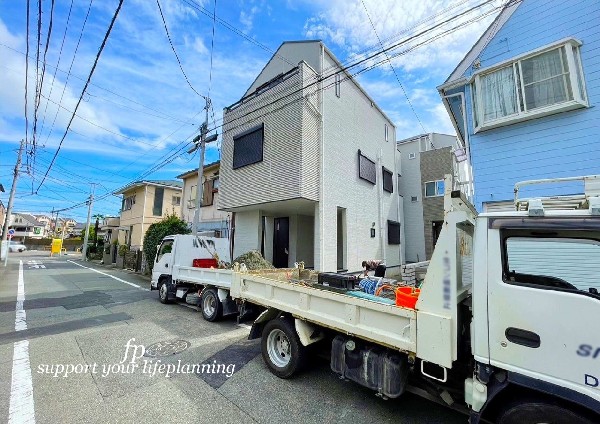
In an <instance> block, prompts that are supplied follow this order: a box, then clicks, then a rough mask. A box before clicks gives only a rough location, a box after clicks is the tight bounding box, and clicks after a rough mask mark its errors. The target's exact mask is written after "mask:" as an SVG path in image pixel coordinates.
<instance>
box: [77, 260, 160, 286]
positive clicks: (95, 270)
mask: <svg viewBox="0 0 600 424" xmlns="http://www.w3.org/2000/svg"><path fill="white" fill-rule="evenodd" d="M67 262H70V263H72V264H73V265H77V266H80V267H81V268H85V269H89V270H90V271H94V272H97V273H98V274H102V275H106V276H107V277H110V278H112V279H113V280H117V281H120V282H121V283H125V284H129V285H130V286H133V287H136V288H138V289H140V290H145V291H150V289H147V288H145V287H141V286H139V285H137V284H134V283H130V282H129V281H125V280H123V279H122V278H119V277H115V276H114V275H110V274H107V273H106V272H102V271H98V270H97V269H94V268H90V267H87V266H83V265H81V264H78V263H77V262H74V261H71V260H67Z"/></svg>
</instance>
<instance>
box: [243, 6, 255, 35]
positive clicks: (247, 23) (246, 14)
mask: <svg viewBox="0 0 600 424" xmlns="http://www.w3.org/2000/svg"><path fill="white" fill-rule="evenodd" d="M258 11H259V8H258V6H256V5H255V6H252V7H251V8H250V10H248V11H246V10H243V9H242V10H241V11H240V23H241V24H242V25H243V26H244V32H250V31H251V30H252V26H253V25H254V17H255V16H256V14H257V13H258Z"/></svg>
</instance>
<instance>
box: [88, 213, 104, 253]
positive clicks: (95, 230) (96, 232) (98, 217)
mask: <svg viewBox="0 0 600 424" xmlns="http://www.w3.org/2000/svg"><path fill="white" fill-rule="evenodd" d="M92 218H96V224H95V225H94V246H96V247H97V246H98V227H99V226H100V220H101V219H104V215H102V214H99V213H97V214H95V215H92ZM90 234H91V233H90Z"/></svg>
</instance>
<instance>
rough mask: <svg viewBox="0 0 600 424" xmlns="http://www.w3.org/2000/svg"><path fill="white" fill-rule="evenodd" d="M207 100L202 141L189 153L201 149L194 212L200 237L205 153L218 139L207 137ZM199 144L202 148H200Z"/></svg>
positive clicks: (194, 226)
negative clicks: (209, 145) (208, 145)
mask: <svg viewBox="0 0 600 424" xmlns="http://www.w3.org/2000/svg"><path fill="white" fill-rule="evenodd" d="M204 100H206V106H205V109H206V118H205V120H204V123H203V124H202V125H201V126H200V140H199V142H198V137H196V138H195V139H194V142H195V143H196V146H195V147H194V148H193V149H192V150H190V151H189V153H193V152H194V151H195V150H197V149H198V148H200V163H199V164H198V184H197V185H196V210H195V211H194V221H193V223H192V234H193V235H195V236H196V235H198V230H199V226H200V208H201V207H202V194H203V192H204V184H203V181H202V180H203V179H204V151H205V150H206V143H210V142H213V141H215V140H216V139H217V134H213V135H211V136H210V137H206V135H207V134H208V109H209V108H210V99H209V98H208V97H205V98H204ZM198 143H199V144H200V146H198Z"/></svg>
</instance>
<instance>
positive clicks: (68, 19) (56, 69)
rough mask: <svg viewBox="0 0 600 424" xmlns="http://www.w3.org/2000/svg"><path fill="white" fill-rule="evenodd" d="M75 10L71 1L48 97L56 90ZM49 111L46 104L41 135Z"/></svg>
mask: <svg viewBox="0 0 600 424" xmlns="http://www.w3.org/2000/svg"><path fill="white" fill-rule="evenodd" d="M72 9H73V0H71V5H70V6H69V13H68V14H67V23H66V24H65V31H64V32H63V37H62V41H61V42H60V50H59V52H58V60H57V62H56V66H55V67H54V74H52V81H51V83H50V92H49V93H48V97H52V90H53V89H54V81H55V80H56V72H57V71H58V66H59V65H60V60H61V58H62V52H63V47H64V45H65V39H66V38H67V30H68V29H69V21H70V20H71V11H72ZM44 66H46V59H45V56H44ZM47 111H48V102H46V107H45V108H44V116H43V118H42V129H41V130H40V133H43V132H44V125H45V124H46V112H47Z"/></svg>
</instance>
